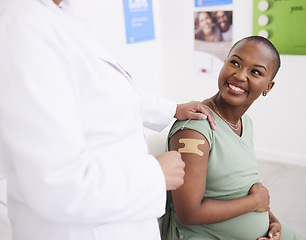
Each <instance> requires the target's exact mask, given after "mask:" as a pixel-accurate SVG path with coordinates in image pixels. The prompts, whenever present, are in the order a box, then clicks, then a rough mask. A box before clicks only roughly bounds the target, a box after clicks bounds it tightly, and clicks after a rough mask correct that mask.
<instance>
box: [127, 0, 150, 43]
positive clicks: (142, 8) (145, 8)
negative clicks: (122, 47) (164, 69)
mask: <svg viewBox="0 0 306 240" xmlns="http://www.w3.org/2000/svg"><path fill="white" fill-rule="evenodd" d="M122 1H123V8H124V17H125V31H126V42H127V43H128V44H131V43H137V42H143V41H148V40H154V39H155V32H154V21H153V10H152V0H122Z"/></svg>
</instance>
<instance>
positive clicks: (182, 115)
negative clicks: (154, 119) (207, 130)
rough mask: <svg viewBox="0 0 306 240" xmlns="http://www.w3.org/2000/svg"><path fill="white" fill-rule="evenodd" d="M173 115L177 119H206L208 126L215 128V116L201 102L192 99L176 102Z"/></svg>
mask: <svg viewBox="0 0 306 240" xmlns="http://www.w3.org/2000/svg"><path fill="white" fill-rule="evenodd" d="M174 117H175V118H176V119H177V120H186V119H197V120H202V119H207V120H208V122H209V124H210V127H211V128H212V129H213V130H215V126H216V121H215V118H214V116H213V114H212V112H211V111H210V110H209V109H208V108H207V107H206V106H205V105H204V104H203V103H201V102H196V101H192V102H189V103H183V104H178V105H177V108H176V113H175V115H174Z"/></svg>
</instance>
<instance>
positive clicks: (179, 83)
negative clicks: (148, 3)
mask: <svg viewBox="0 0 306 240" xmlns="http://www.w3.org/2000/svg"><path fill="white" fill-rule="evenodd" d="M85 3H86V4H87V6H86V5H85ZM81 6H82V8H81V11H80V12H81V13H82V14H83V15H84V16H88V17H89V19H90V25H91V26H92V27H93V29H94V32H96V34H97V36H98V38H99V40H100V41H101V42H102V43H103V44H104V45H105V46H106V47H107V48H108V49H109V51H110V52H111V53H112V54H113V55H114V56H115V57H116V58H117V59H118V61H119V62H120V63H121V65H123V66H124V67H126V69H127V70H128V71H129V72H130V73H131V74H132V75H133V76H134V78H135V81H136V83H137V85H138V86H139V87H140V88H142V89H143V90H145V91H152V92H155V93H158V94H161V95H165V96H167V97H168V98H170V99H173V100H176V101H177V102H185V101H190V100H203V99H205V98H207V97H210V96H212V95H213V94H214V93H216V91H217V76H211V75H208V76H204V75H200V74H197V73H196V72H195V69H194V60H193V12H194V10H195V9H194V1H193V0H188V1H187V0H153V7H154V18H155V32H156V40H154V41H148V42H143V43H137V44H133V45H127V44H126V40H125V30H124V29H125V28H124V18H123V8H122V0H112V1H101V0H87V1H83V3H82V4H81ZM223 8H224V10H227V9H229V10H230V9H233V23H234V40H235V41H236V40H239V39H240V38H242V37H244V36H248V35H251V34H252V1H245V0H234V4H233V5H225V6H223ZM207 10H209V11H210V10H214V8H213V7H212V8H207ZM281 60H282V67H281V69H280V71H279V73H278V75H277V77H276V79H275V81H276V85H275V87H274V89H273V90H272V91H271V92H270V93H269V94H268V96H267V97H265V98H263V97H261V98H260V99H259V100H257V101H256V102H255V103H254V105H253V106H252V108H251V109H250V110H249V111H248V114H249V115H250V116H251V117H252V119H253V122H254V127H255V139H254V140H255V148H256V153H257V156H258V157H259V158H264V159H268V160H276V161H286V162H291V163H297V164H303V165H306V147H305V140H304V136H305V135H306V127H305V125H304V124H303V123H304V119H305V118H306V110H305V107H304V106H303V105H304V103H306V95H305V94H304V91H305V90H304V89H305V88H306V81H305V80H304V79H305V74H304V68H305V66H306V65H305V63H306V56H281Z"/></svg>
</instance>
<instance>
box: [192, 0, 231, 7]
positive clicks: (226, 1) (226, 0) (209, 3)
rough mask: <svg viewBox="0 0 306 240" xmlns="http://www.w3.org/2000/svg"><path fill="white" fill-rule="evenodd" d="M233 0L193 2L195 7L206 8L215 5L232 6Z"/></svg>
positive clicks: (198, 0)
mask: <svg viewBox="0 0 306 240" xmlns="http://www.w3.org/2000/svg"><path fill="white" fill-rule="evenodd" d="M232 3H233V0H195V1H194V6H195V7H206V6H215V5H224V4H232Z"/></svg>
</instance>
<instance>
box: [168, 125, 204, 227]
mask: <svg viewBox="0 0 306 240" xmlns="http://www.w3.org/2000/svg"><path fill="white" fill-rule="evenodd" d="M209 149H210V147H209V143H208V141H207V139H206V138H205V137H204V136H203V135H202V134H201V133H199V132H197V131H194V130H190V129H185V130H181V131H178V132H177V133H175V134H174V135H173V136H172V137H171V138H170V140H169V150H176V151H179V152H180V153H181V154H182V159H183V161H184V162H185V164H186V166H185V179H184V184H183V185H182V186H181V187H180V188H179V189H177V190H175V191H172V198H173V203H174V205H175V210H176V213H177V216H178V218H179V220H180V221H181V222H182V223H183V224H184V222H186V224H188V222H190V221H192V218H193V217H194V216H196V215H197V212H198V210H199V208H200V207H201V203H202V200H203V197H204V194H205V187H206V171H207V162H208V156H209Z"/></svg>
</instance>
